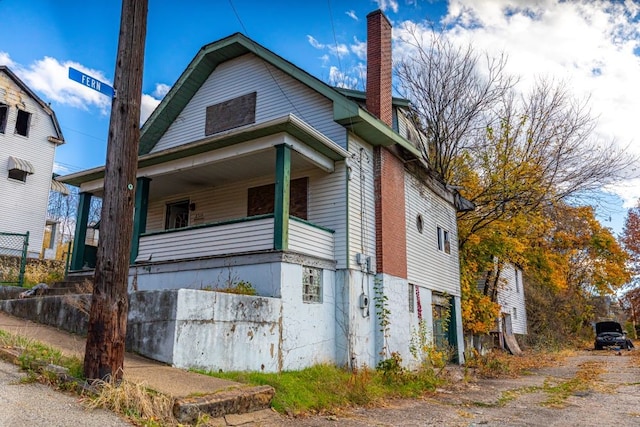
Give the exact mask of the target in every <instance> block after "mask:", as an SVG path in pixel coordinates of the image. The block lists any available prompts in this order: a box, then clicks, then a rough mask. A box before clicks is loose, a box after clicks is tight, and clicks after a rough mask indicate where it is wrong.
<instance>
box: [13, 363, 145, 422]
mask: <svg viewBox="0 0 640 427" xmlns="http://www.w3.org/2000/svg"><path fill="white" fill-rule="evenodd" d="M25 376H26V374H25V373H24V372H21V371H20V369H19V368H18V367H17V366H15V365H13V364H10V363H7V362H5V361H3V360H0V426H1V427H13V426H16V427H22V426H30V427H45V426H46V427H68V426H74V427H85V426H87V427H91V426H96V427H98V426H100V427H121V426H131V425H132V424H130V423H128V422H126V421H124V420H123V419H121V418H119V417H118V416H117V415H115V414H114V413H112V412H110V411H105V410H94V409H86V408H85V407H84V406H83V405H82V403H81V402H80V401H79V400H78V397H77V396H73V395H68V394H65V393H64V392H61V391H56V390H54V389H52V388H51V387H49V386H46V385H43V384H39V383H28V382H27V383H21V382H20V379H21V378H24V377H25Z"/></svg>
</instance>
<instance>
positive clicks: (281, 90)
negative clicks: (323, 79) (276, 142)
mask: <svg viewBox="0 0 640 427" xmlns="http://www.w3.org/2000/svg"><path fill="white" fill-rule="evenodd" d="M229 5H230V6H231V9H233V13H234V14H235V15H236V19H237V20H238V22H239V23H240V26H241V27H242V30H243V33H244V35H245V36H247V37H248V38H249V40H250V41H251V44H252V46H253V53H254V54H255V55H256V56H258V52H257V48H256V46H255V44H254V41H253V39H252V38H251V37H250V36H249V32H248V31H247V28H246V27H245V25H244V23H243V22H242V19H240V15H239V14H238V11H237V10H236V8H235V6H234V5H233V0H229ZM262 64H263V65H264V67H265V69H266V70H267V72H268V73H269V75H270V76H271V79H272V80H273V82H274V83H275V84H276V86H278V89H280V92H281V93H282V96H284V97H285V98H286V100H287V101H288V102H289V105H291V107H293V109H294V110H295V112H296V113H297V115H298V117H300V118H301V119H304V115H303V114H302V113H301V112H300V111H299V110H298V108H297V107H296V105H295V103H294V102H293V101H291V98H289V96H288V95H287V93H286V92H285V91H284V89H283V88H282V86H280V83H278V80H277V79H276V77H275V76H274V75H273V72H272V71H271V68H269V67H268V66H267V64H266V62H265V61H262Z"/></svg>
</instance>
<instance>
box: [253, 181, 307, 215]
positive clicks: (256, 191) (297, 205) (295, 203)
mask: <svg viewBox="0 0 640 427" xmlns="http://www.w3.org/2000/svg"><path fill="white" fill-rule="evenodd" d="M308 187H309V178H307V177H304V178H298V179H294V180H292V181H291V186H290V189H289V215H291V216H295V217H297V218H301V219H307V191H308ZM275 193H276V186H275V184H267V185H261V186H260V187H252V188H249V191H248V200H247V216H254V215H264V214H271V213H273V211H274V205H275Z"/></svg>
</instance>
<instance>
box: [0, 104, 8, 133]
mask: <svg viewBox="0 0 640 427" xmlns="http://www.w3.org/2000/svg"><path fill="white" fill-rule="evenodd" d="M3 111H4V113H3ZM8 119H9V106H8V105H7V104H4V103H2V102H0V133H2V134H4V133H5V132H6V129H7V121H8Z"/></svg>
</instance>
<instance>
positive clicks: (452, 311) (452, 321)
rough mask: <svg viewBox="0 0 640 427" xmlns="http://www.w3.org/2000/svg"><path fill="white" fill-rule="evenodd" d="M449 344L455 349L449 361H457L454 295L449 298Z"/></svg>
mask: <svg viewBox="0 0 640 427" xmlns="http://www.w3.org/2000/svg"><path fill="white" fill-rule="evenodd" d="M447 332H448V333H449V337H448V338H449V345H450V346H451V347H452V348H453V349H454V350H455V351H454V353H453V357H452V358H451V361H452V362H453V363H458V361H459V359H458V323H457V322H456V297H454V296H452V297H450V298H449V330H448V331H447Z"/></svg>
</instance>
